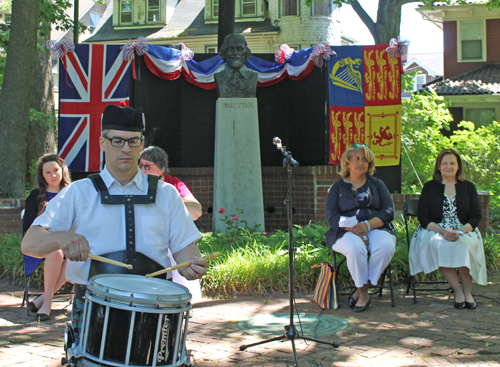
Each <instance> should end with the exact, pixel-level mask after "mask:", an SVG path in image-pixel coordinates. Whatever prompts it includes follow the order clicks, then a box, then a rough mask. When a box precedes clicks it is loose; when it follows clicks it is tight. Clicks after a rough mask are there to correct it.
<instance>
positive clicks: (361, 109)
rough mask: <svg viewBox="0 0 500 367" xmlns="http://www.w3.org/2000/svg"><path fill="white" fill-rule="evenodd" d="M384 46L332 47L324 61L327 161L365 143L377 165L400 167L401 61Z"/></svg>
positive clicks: (335, 161) (335, 162)
mask: <svg viewBox="0 0 500 367" xmlns="http://www.w3.org/2000/svg"><path fill="white" fill-rule="evenodd" d="M387 46H388V45H375V46H341V47H335V48H334V50H335V52H336V53H337V57H334V58H332V59H331V60H330V61H329V62H328V84H329V94H330V95H329V99H330V160H329V161H330V163H331V164H336V165H339V164H340V158H341V157H342V154H343V153H344V151H345V149H346V148H347V147H348V146H349V145H351V144H353V143H361V144H366V145H368V146H369V147H370V149H371V150H372V152H373V153H374V154H375V157H376V165H377V166H394V165H398V164H399V160H400V152H401V70H402V67H401V59H399V58H394V57H391V56H389V55H388V53H387V51H386V48H387Z"/></svg>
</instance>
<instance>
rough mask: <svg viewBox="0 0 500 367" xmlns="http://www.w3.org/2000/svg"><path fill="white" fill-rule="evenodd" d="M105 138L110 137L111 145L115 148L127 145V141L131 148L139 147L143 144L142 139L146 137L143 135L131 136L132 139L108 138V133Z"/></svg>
mask: <svg viewBox="0 0 500 367" xmlns="http://www.w3.org/2000/svg"><path fill="white" fill-rule="evenodd" d="M103 137H104V138H106V139H108V140H109V141H110V143H111V146H113V147H115V148H121V147H123V146H124V145H125V142H127V143H128V146H129V147H130V148H137V147H140V146H141V143H142V140H143V139H144V137H143V136H141V137H140V138H130V139H123V138H108V137H107V136H106V135H104V136H103Z"/></svg>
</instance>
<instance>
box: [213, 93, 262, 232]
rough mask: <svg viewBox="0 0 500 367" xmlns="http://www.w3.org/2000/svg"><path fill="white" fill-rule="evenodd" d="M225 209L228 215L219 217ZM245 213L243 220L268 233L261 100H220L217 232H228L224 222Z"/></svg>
mask: <svg viewBox="0 0 500 367" xmlns="http://www.w3.org/2000/svg"><path fill="white" fill-rule="evenodd" d="M222 208H224V210H225V213H224V214H219V210H220V209H222ZM237 208H238V209H241V210H243V214H241V215H240V216H239V219H243V220H246V221H247V222H248V226H249V227H253V226H254V225H255V224H260V227H259V230H260V231H264V200H263V197H262V172H261V164H260V143H259V118H258V114H257V98H219V99H218V100H217V110H216V122H215V167H214V206H213V230H214V231H219V232H225V231H226V225H225V224H224V223H223V222H222V221H221V220H220V219H221V218H224V216H225V215H227V214H236V213H237V212H236V209H237Z"/></svg>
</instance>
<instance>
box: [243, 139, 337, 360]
mask: <svg viewBox="0 0 500 367" xmlns="http://www.w3.org/2000/svg"><path fill="white" fill-rule="evenodd" d="M273 144H274V145H276V146H277V148H278V149H279V150H281V153H283V155H284V156H285V158H283V166H284V167H286V169H287V172H288V192H287V196H286V199H285V206H286V213H287V220H288V293H289V295H290V300H289V308H290V324H289V325H286V326H285V334H284V335H279V336H275V337H272V338H269V339H265V340H261V341H259V342H256V343H252V344H245V345H241V346H240V350H241V351H244V350H245V349H247V348H250V347H254V346H256V345H260V344H264V343H269V342H273V341H278V340H284V339H286V340H290V341H291V342H292V350H293V358H294V361H295V364H294V366H295V367H298V366H299V360H298V358H297V350H296V349H295V339H304V340H309V341H312V342H317V343H322V344H329V345H331V346H332V347H334V348H338V347H339V344H338V343H335V342H329V341H326V340H318V339H313V338H309V337H307V336H304V335H299V333H298V331H297V328H296V327H295V325H294V320H293V311H294V308H293V305H294V300H295V268H294V264H293V259H294V253H295V251H296V249H295V246H294V240H293V232H292V227H293V225H292V199H291V197H292V169H293V167H298V165H299V162H297V161H296V160H295V159H293V157H292V154H291V152H289V151H287V150H286V147H285V146H282V145H281V139H279V138H274V139H273ZM292 166H293V167H292Z"/></svg>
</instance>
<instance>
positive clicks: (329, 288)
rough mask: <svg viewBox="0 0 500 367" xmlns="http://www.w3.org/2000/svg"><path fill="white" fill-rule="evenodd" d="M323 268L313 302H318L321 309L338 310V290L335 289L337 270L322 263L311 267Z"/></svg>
mask: <svg viewBox="0 0 500 367" xmlns="http://www.w3.org/2000/svg"><path fill="white" fill-rule="evenodd" d="M319 267H321V274H320V275H319V279H318V283H316V289H315V290H314V296H313V301H314V302H316V303H317V304H318V305H319V306H320V307H321V308H325V309H328V310H331V309H332V308H333V309H337V308H338V307H339V304H338V302H337V290H336V288H335V276H336V275H337V274H335V268H334V267H333V266H332V265H331V264H329V263H320V264H316V265H313V266H311V268H319Z"/></svg>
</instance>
